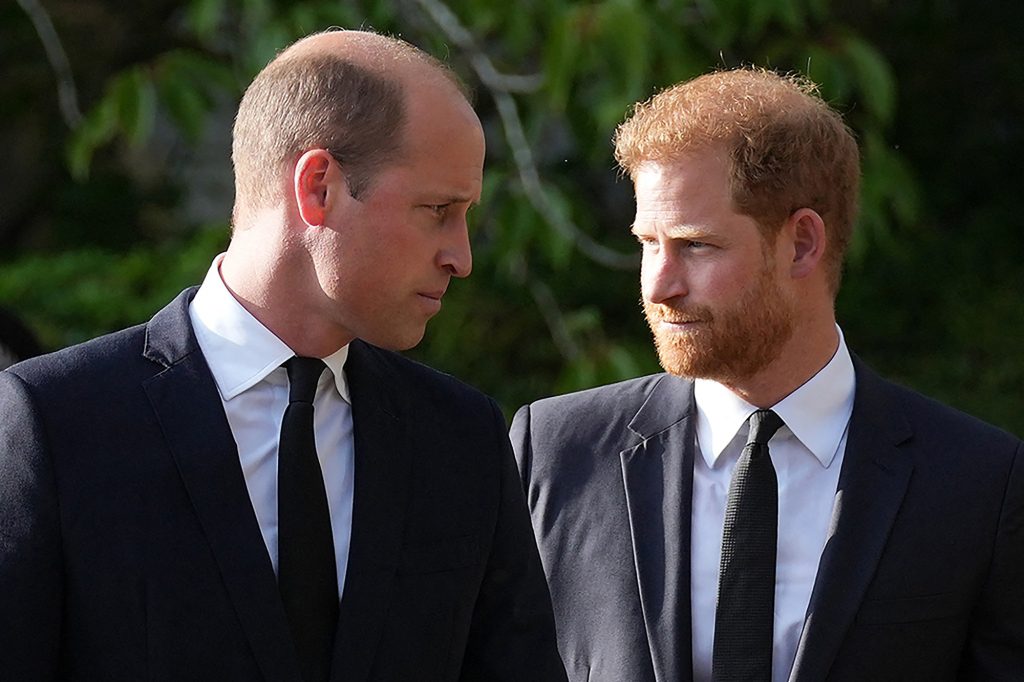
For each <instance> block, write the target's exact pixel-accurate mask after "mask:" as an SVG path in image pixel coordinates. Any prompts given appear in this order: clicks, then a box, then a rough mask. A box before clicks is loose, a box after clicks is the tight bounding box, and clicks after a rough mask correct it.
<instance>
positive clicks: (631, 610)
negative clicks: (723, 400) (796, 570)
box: [512, 359, 1024, 682]
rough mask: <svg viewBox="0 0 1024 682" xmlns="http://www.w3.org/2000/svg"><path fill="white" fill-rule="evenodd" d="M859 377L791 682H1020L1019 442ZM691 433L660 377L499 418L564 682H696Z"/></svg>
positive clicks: (1023, 626)
mask: <svg viewBox="0 0 1024 682" xmlns="http://www.w3.org/2000/svg"><path fill="white" fill-rule="evenodd" d="M854 366H855V371H856V376H857V388H856V394H855V398H854V408H853V415H852V417H851V421H850V430H849V437H848V440H847V446H846V454H845V458H844V460H843V465H842V470H841V473H840V478H839V485H838V491H837V494H836V503H835V511H834V516H833V518H832V525H831V529H830V531H829V539H828V542H827V545H826V547H825V550H824V553H823V555H822V557H821V561H820V564H819V568H818V574H817V578H816V580H815V584H814V589H813V593H812V595H811V599H810V604H809V606H808V609H807V615H806V619H805V624H804V630H803V633H802V636H801V639H800V642H799V645H798V649H797V652H796V660H795V663H794V666H793V671H792V674H791V676H790V680H791V681H792V682H824V681H831V682H840V681H842V682H885V681H891V682H942V681H944V680H978V681H979V682H980V681H981V680H987V681H990V680H1007V681H1008V682H1009V681H1011V680H1016V681H1018V682H1019V681H1020V680H1024V443H1021V441H1020V440H1018V439H1016V438H1014V437H1012V436H1010V435H1008V434H1006V433H1004V432H1002V431H999V430H997V429H995V428H993V427H991V426H988V425H985V424H983V423H982V422H980V421H978V420H976V419H973V418H971V417H969V416H967V415H964V414H962V413H959V412H956V411H954V410H952V409H950V408H948V407H944V406H942V405H940V404H938V403H936V402H933V401H931V400H929V399H927V398H925V397H923V396H920V395H918V394H916V393H914V392H912V391H909V390H906V389H903V388H900V387H898V386H896V385H894V384H891V383H889V382H887V381H884V380H882V379H881V378H879V377H878V376H877V375H875V374H874V373H873V372H872V371H871V370H869V369H868V368H867V367H865V366H864V365H863V364H862V363H860V362H859V361H857V360H856V359H854ZM695 422H696V416H695V406H694V401H693V386H692V384H691V383H690V382H688V381H685V380H682V379H678V378H675V377H672V376H668V375H665V374H659V375H654V376H649V377H644V378H641V379H635V380H632V381H627V382H623V383H620V384H615V385H612V386H606V387H602V388H598V389H593V390H590V391H584V392H581V393H577V394H572V395H568V396H562V397H558V398H550V399H547V400H541V401H539V402H536V403H534V404H532V405H529V406H526V407H524V408H523V409H522V410H520V411H519V413H518V414H517V415H516V418H515V420H514V421H513V424H512V443H513V447H514V448H515V450H516V455H517V457H518V460H519V466H520V471H521V476H522V477H523V480H524V483H525V487H526V493H527V498H528V502H529V505H530V508H531V510H532V513H533V524H534V528H535V531H536V533H537V537H538V542H539V544H540V551H541V558H542V561H543V563H544V568H545V571H546V572H547V575H548V580H549V584H550V586H551V594H552V598H553V599H554V604H555V620H556V629H557V630H558V640H559V648H560V650H561V653H562V658H563V660H564V662H565V665H566V668H567V670H568V672H569V677H570V679H571V680H573V681H574V682H576V681H579V682H583V681H589V682H623V681H625V680H628V681H629V682H655V681H657V682H679V681H688V680H691V679H692V663H691V649H690V647H691V633H690V624H691V612H690V518H691V517H690V505H691V493H692V483H693V458H694V448H695V440H694V429H695Z"/></svg>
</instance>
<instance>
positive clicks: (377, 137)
mask: <svg viewBox="0 0 1024 682" xmlns="http://www.w3.org/2000/svg"><path fill="white" fill-rule="evenodd" d="M379 38H380V40H381V41H382V42H383V44H384V46H385V47H384V52H386V53H387V56H389V57H390V58H392V59H394V60H396V61H398V60H401V61H407V62H415V61H418V62H421V63H423V64H424V65H425V66H427V67H429V68H432V69H434V70H436V71H437V72H438V73H439V74H440V75H441V76H443V77H444V78H446V79H447V80H448V81H450V82H451V83H452V84H454V85H455V86H456V87H457V88H458V90H459V92H460V93H461V94H462V95H463V96H465V97H467V99H468V93H467V90H466V88H465V86H463V85H462V83H461V81H460V80H459V79H458V77H457V76H456V75H455V74H454V73H453V72H452V71H451V69H450V68H449V67H448V66H447V65H446V64H444V63H443V62H441V61H440V60H438V59H435V58H434V57H432V56H431V55H429V54H427V53H425V52H422V51H421V50H419V49H418V48H416V47H414V46H412V45H410V44H409V43H406V42H405V41H403V40H399V39H397V38H391V37H388V36H379ZM373 61H374V62H375V63H376V68H369V67H367V66H363V65H361V64H359V63H356V62H355V61H353V60H350V59H346V58H345V57H344V56H340V55H336V54H331V53H330V52H327V51H322V52H314V51H306V52H300V53H299V54H288V53H287V52H285V53H283V54H282V55H281V56H279V57H278V58H276V59H275V60H274V61H272V62H270V64H268V65H267V66H266V67H265V68H264V69H263V70H262V71H261V72H260V73H259V74H258V75H257V76H256V78H255V79H254V80H253V82H252V83H251V84H250V85H249V87H248V88H247V89H246V91H245V94H244V95H243V96H242V101H241V103H240V104H239V106H238V114H237V115H236V117H235V126H234V133H233V141H232V148H231V160H232V163H233V165H234V169H235V216H234V217H235V221H236V223H237V220H238V219H239V210H240V209H242V208H244V209H248V208H254V207H267V206H273V205H275V204H276V203H277V202H279V201H280V200H281V193H282V191H283V189H284V188H283V187H282V184H281V183H282V177H281V171H282V168H283V166H284V164H286V163H289V162H293V161H294V160H296V159H297V158H298V156H300V155H301V154H302V153H303V152H305V151H308V150H310V149H318V148H319V149H325V150H327V151H329V152H330V153H331V155H332V156H334V157H335V158H336V159H337V160H338V163H339V164H340V165H341V168H342V170H343V171H344V173H345V179H346V181H347V182H348V189H349V193H351V194H352V196H353V197H356V198H359V197H360V195H361V194H362V193H363V192H365V191H366V190H367V188H368V187H369V185H370V184H371V182H372V180H373V178H374V176H375V174H376V173H377V172H378V171H379V170H381V169H382V168H383V167H385V166H387V165H389V164H392V163H395V162H396V161H397V160H398V159H399V157H400V156H401V153H402V150H403V146H404V132H405V122H406V103H405V92H404V90H403V86H402V82H401V81H400V80H398V79H397V78H395V77H391V76H389V75H386V71H387V68H386V64H385V63H383V62H382V61H381V59H380V58H379V55H378V58H377V59H375V60H373ZM236 227H237V225H236Z"/></svg>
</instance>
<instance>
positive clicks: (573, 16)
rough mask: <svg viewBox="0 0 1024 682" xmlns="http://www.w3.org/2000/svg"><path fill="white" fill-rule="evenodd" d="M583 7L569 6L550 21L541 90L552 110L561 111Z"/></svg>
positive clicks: (569, 82) (576, 54)
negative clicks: (542, 88)
mask: <svg viewBox="0 0 1024 682" xmlns="http://www.w3.org/2000/svg"><path fill="white" fill-rule="evenodd" d="M588 11H589V9H588V8H587V7H569V8H567V9H565V10H563V11H562V12H561V13H560V14H559V15H558V17H557V18H556V19H555V20H554V26H553V27H552V29H551V32H550V33H549V34H548V39H547V42H546V43H545V44H544V60H543V64H544V69H545V75H546V78H545V82H544V89H545V91H546V92H547V94H548V102H549V104H550V106H551V109H552V111H553V112H556V113H557V112H563V111H565V108H566V104H567V103H568V101H569V95H570V93H571V92H572V81H573V76H574V75H575V72H576V68H577V64H578V62H579V55H580V44H581V43H580V40H579V38H578V35H577V27H578V25H579V24H580V22H581V21H582V17H581V15H582V14H583V13H585V12H588Z"/></svg>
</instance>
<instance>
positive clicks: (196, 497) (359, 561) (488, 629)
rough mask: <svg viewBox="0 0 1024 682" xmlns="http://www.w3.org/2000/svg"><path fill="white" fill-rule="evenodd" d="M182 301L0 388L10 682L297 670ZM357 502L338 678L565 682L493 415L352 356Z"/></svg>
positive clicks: (4, 631) (403, 365)
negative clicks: (142, 323) (14, 681)
mask: <svg viewBox="0 0 1024 682" xmlns="http://www.w3.org/2000/svg"><path fill="white" fill-rule="evenodd" d="M193 291H194V290H190V291H186V292H184V293H183V294H182V295H181V296H179V297H178V298H177V299H176V300H175V301H174V302H172V303H171V304H170V305H168V307H167V308H165V309H164V310H163V311H161V312H160V313H158V314H157V315H156V316H155V317H154V318H153V319H152V320H151V321H150V322H149V323H148V324H146V325H142V326H139V327H135V328H132V329H128V330H125V331H123V332H118V333H116V334H112V335H110V336H106V337H102V338H100V339H96V340H94V341H91V342H88V343H86V344H83V345H80V346H76V347H73V348H70V349H66V350H64V351H60V352H58V353H55V354H52V355H47V356H43V357H40V358H35V359H33V360H31V361H28V362H24V363H22V364H20V365H16V366H15V367H13V368H11V369H10V370H8V371H6V372H3V373H0V677H3V678H4V679H10V680H19V681H21V680H25V681H34V680H50V679H67V680H90V681H97V680H103V681H104V682H113V681H118V680H124V681H128V680H131V681H133V682H134V681H137V680H168V681H170V680H210V681H214V680H216V681H218V682H220V681H228V680H266V681H268V682H298V681H299V671H298V665H297V662H296V657H295V652H294V647H293V646H292V644H291V639H290V636H289V632H288V626H287V623H286V620H285V615H284V611H283V608H282V606H281V602H280V598H279V596H278V592H277V585H276V581H275V577H274V573H273V570H272V568H271V564H270V559H269V557H268V555H267V550H266V547H265V545H264V543H263V539H262V536H261V534H260V531H259V527H258V525H257V522H256V517H255V514H254V512H253V508H252V504H251V502H250V500H249V496H248V492H247V490H246V486H245V481H244V478H243V475H242V471H241V468H240V465H239V461H238V455H237V450H236V447H235V443H234V440H233V438H232V435H231V431H230V429H229V426H228V423H227V420H226V418H225V416H224V411H223V408H222V405H221V402H220V399H219V397H218V394H217V388H216V386H215V383H214V380H213V378H212V376H211V374H210V372H209V369H208V367H207V365H206V361H205V359H204V358H203V356H202V353H201V352H200V350H199V348H198V346H197V344H196V340H195V336H194V335H193V333H192V329H191V325H190V322H189V318H188V312H187V310H188V301H189V300H190V298H191V295H192V293H193ZM346 374H347V377H348V381H349V386H350V389H351V395H352V410H353V423H354V439H355V456H356V461H355V496H354V512H353V513H354V517H353V521H352V544H351V549H350V553H349V559H348V573H347V578H346V583H345V588H344V594H343V597H342V600H341V613H340V616H339V626H338V635H337V640H336V644H335V658H334V668H333V679H334V680H338V681H341V680H345V681H346V682H348V681H350V680H395V681H399V680H401V681H403V682H404V681H407V680H458V679H463V680H564V671H563V670H562V667H561V662H560V661H559V659H558V654H557V651H556V649H555V639H554V632H553V620H552V614H551V605H550V599H549V596H548V591H547V588H546V585H545V583H544V576H543V573H542V571H541V566H540V561H539V558H538V555H537V549H536V544H535V542H534V539H533V536H532V533H531V527H530V521H529V515H528V512H527V509H526V506H525V502H524V500H523V494H522V489H521V487H520V486H519V480H518V477H517V475H516V470H515V464H514V460H513V458H512V454H511V451H510V448H509V444H508V439H507V436H506V432H505V423H504V419H503V417H502V416H501V414H500V412H499V410H498V408H497V406H496V405H495V404H494V402H493V401H492V400H490V399H489V398H487V397H486V396H484V395H482V394H480V393H478V392H476V391H475V390H473V389H471V388H469V387H468V386H466V385H464V384H462V383H460V382H458V381H456V380H454V379H452V378H451V377H448V376H445V375H443V374H441V373H439V372H435V371H433V370H431V369H429V368H426V367H423V366H422V365H418V364H416V363H413V362H411V361H409V360H406V359H403V358H402V357H400V356H398V355H396V354H394V353H390V352H386V351H383V350H380V349H378V348H375V347H373V346H370V345H368V344H365V343H362V342H359V341H354V342H353V343H352V345H351V348H350V355H349V360H348V363H347V365H346Z"/></svg>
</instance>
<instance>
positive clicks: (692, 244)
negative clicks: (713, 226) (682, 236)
mask: <svg viewBox="0 0 1024 682" xmlns="http://www.w3.org/2000/svg"><path fill="white" fill-rule="evenodd" d="M709 246H711V245H710V244H708V243H707V242H698V241H694V240H692V239H690V240H687V242H686V248H688V249H703V248H707V247H709Z"/></svg>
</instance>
